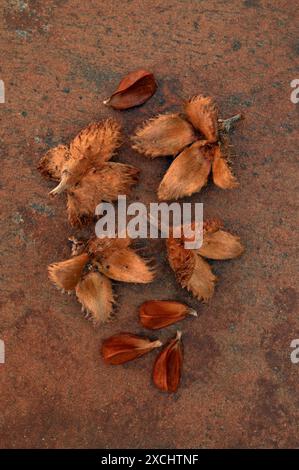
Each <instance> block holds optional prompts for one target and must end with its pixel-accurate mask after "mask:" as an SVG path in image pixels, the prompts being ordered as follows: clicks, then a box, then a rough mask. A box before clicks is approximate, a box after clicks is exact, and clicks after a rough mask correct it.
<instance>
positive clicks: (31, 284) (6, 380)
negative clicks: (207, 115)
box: [0, 0, 299, 448]
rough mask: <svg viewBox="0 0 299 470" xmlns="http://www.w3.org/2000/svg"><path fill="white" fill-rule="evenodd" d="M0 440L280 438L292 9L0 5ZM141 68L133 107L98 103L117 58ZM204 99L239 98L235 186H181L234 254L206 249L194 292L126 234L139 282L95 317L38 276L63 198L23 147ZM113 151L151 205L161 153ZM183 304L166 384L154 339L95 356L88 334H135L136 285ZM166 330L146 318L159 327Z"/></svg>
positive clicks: (290, 224)
mask: <svg viewBox="0 0 299 470" xmlns="http://www.w3.org/2000/svg"><path fill="white" fill-rule="evenodd" d="M0 8H1V40H0V41H1V42H0V46H1V48H0V49H1V61H0V78H1V79H2V80H4V82H5V86H6V103H5V104H0V119H1V125H0V132H1V140H0V152H1V187H0V191H1V199H0V201H1V218H2V223H1V234H0V240H1V290H0V296H1V313H0V338H2V339H4V340H5V344H6V364H5V365H0V383H1V385H0V386H1V389H0V393H1V395H0V412H1V414H0V446H1V447H9V448H13V447H26V448H28V447H42V448H50V447H64V448H69V447H82V448H87V447H88V448H89V447H98V448H101V447H105V448H125V447H129V448H130V447H134V448H149V447H155V448H159V447H161V448H163V447H168V448H180V447H187V448H190V447H209V448H213V447H224V448H227V447H233V448H236V447H298V445H299V440H298V423H299V417H298V406H299V395H298V374H299V364H298V365H294V364H292V363H291V361H290V352H291V349H290V342H291V340H292V339H294V338H298V337H299V321H298V310H297V303H296V275H297V269H296V262H295V261H296V257H295V255H296V252H295V249H296V241H298V237H296V235H295V234H296V228H297V223H298V218H297V211H296V192H295V191H296V184H297V183H298V179H297V174H298V170H297V167H296V166H295V158H296V154H297V153H298V111H299V104H298V105H295V104H293V103H292V102H291V101H290V94H291V91H292V90H291V88H290V81H291V80H293V79H295V78H299V67H298V58H299V37H298V20H299V18H298V16H299V15H298V7H297V5H296V2H294V1H291V2H290V1H289V0H275V1H270V0H244V1H237V0H230V1H225V0H222V1H221V0H219V1H217V0H209V1H208V0H191V1H184V0H173V1H167V0H151V1H146V0H121V1H120V0H103V1H101V0H91V1H88V2H82V1H80V0H46V1H45V0H43V1H42V0H27V1H25V0H24V1H23V0H10V1H4V0H2V1H1V7H0ZM138 67H144V68H148V69H150V70H152V71H153V72H154V74H155V75H156V77H157V80H158V82H159V89H158V92H157V93H156V95H155V96H154V97H153V98H152V99H151V100H150V101H148V102H147V103H146V104H145V105H144V106H142V107H141V108H137V109H133V110H130V111H127V112H122V113H120V112H117V111H113V110H110V109H108V108H105V107H104V106H103V105H102V101H103V99H104V98H105V97H107V96H108V95H109V94H110V93H111V92H112V91H113V90H114V88H115V86H116V85H117V83H118V81H119V79H120V78H121V77H122V76H123V75H124V74H126V73H127V72H128V71H131V70H133V69H136V68H138ZM199 92H202V93H208V94H211V95H213V96H214V97H215V98H216V99H217V101H218V102H219V105H220V107H221V110H222V115H223V117H227V116H229V115H231V114H232V113H236V112H242V113H244V115H245V120H244V121H243V122H242V123H241V124H239V125H238V127H237V129H236V130H235V132H234V134H233V136H232V141H233V145H234V149H235V154H236V155H235V157H234V161H233V167H234V172H235V174H236V175H237V177H238V179H239V181H240V183H241V185H240V188H239V189H237V190H234V191H227V192H225V191H221V190H220V189H217V188H215V187H214V186H213V185H212V184H209V185H208V187H206V188H205V189H204V190H203V191H202V192H201V193H200V194H196V195H195V196H194V197H193V198H192V200H193V201H202V202H203V203H204V209H205V215H206V216H218V217H222V218H223V220H224V221H225V223H226V227H227V228H228V229H229V230H230V231H232V232H234V233H237V234H239V235H240V236H241V238H242V240H243V242H244V243H245V244H246V253H245V254H244V256H243V257H242V258H241V259H238V260H234V261H227V262H214V263H213V267H214V271H215V273H216V274H217V275H218V276H219V283H218V285H217V290H216V293H215V296H214V298H213V299H212V301H211V302H210V303H209V304H208V305H204V304H200V303H199V302H197V301H195V300H194V299H192V298H191V296H190V295H189V294H188V293H187V292H184V291H183V290H182V289H180V288H179V287H178V286H177V285H176V284H175V281H174V277H173V274H172V272H171V271H170V268H169V267H168V265H167V263H166V262H165V252H164V243H163V241H149V240H147V241H143V242H142V246H143V247H144V252H145V253H146V254H147V255H148V256H151V257H153V258H155V259H156V262H157V265H158V274H159V275H158V277H157V280H156V281H155V282H154V283H153V284H152V285H149V286H138V285H132V286H131V285H121V284H116V285H115V293H116V294H117V296H118V313H117V320H116V321H114V322H113V323H111V324H109V325H107V326H104V327H102V328H99V329H98V330H95V329H94V328H93V327H92V325H91V324H90V323H88V322H87V321H86V320H85V319H84V318H82V316H81V314H80V307H79V305H78V303H77V302H76V301H75V299H74V298H72V297H71V298H69V297H67V296H66V297H65V296H63V295H62V294H60V293H59V292H58V291H57V290H55V288H54V287H52V286H51V285H50V284H49V282H48V280H47V275H46V266H47V264H48V263H50V262H52V261H56V260H61V259H64V258H65V257H67V256H68V253H69V251H68V250H69V248H68V246H67V244H66V239H67V236H68V235H69V234H70V233H74V231H71V230H70V228H69V226H68V224H67V221H66V217H65V204H64V201H63V198H60V199H56V200H54V201H51V200H50V199H49V198H48V197H47V193H48V191H49V189H50V188H51V187H53V185H52V183H50V182H47V181H45V180H43V179H42V178H41V177H40V175H39V174H38V172H37V171H36V164H37V161H38V159H39V158H40V156H41V155H42V154H43V153H44V152H45V151H46V150H47V149H48V148H50V147H52V146H55V145H56V144H58V143H59V142H69V140H70V139H71V138H72V137H73V136H74V135H75V134H76V133H77V132H78V131H79V130H80V129H81V128H82V127H84V126H86V125H87V124H88V123H89V122H90V121H92V120H98V119H101V118H105V117H108V116H115V117H118V118H119V119H120V120H121V122H122V123H123V126H124V131H125V134H126V135H127V136H128V135H129V134H130V133H131V132H132V131H133V130H134V129H135V127H136V126H137V125H138V124H140V123H141V122H142V121H143V120H144V119H146V118H148V117H151V116H153V115H154V114H156V113H161V112H165V111H173V110H179V109H180V104H181V103H182V101H183V100H184V99H185V98H187V97H189V96H190V95H192V94H195V93H199ZM117 160H119V161H122V162H130V163H132V164H134V165H137V166H139V167H140V168H141V170H142V174H141V179H140V184H139V186H138V187H137V188H136V191H135V193H134V194H133V195H132V200H136V199H139V200H142V201H146V202H149V201H155V190H156V188H157V186H158V183H159V181H160V179H161V177H162V175H163V173H164V172H165V170H166V168H167V167H168V165H169V162H170V159H167V158H166V159H163V158H161V159H157V160H155V161H154V162H151V161H148V160H146V159H145V158H144V157H142V156H141V155H138V154H137V153H136V152H134V151H133V150H131V149H130V145H129V141H128V140H127V141H126V142H125V144H124V145H123V147H122V149H121V151H120V152H119V156H118V157H117ZM151 298H164V299H165V298H170V299H177V300H181V301H185V302H187V303H188V304H190V305H192V306H193V307H195V308H196V309H197V310H198V312H199V318H198V319H197V320H190V321H189V320H188V321H185V322H184V323H182V324H181V328H182V330H183V335H184V345H185V361H184V373H183V379H182V384H181V387H180V389H179V391H178V393H177V394H175V395H172V396H166V395H164V394H162V393H160V392H159V391H157V390H156V389H155V388H154V387H153V385H152V384H151V377H150V375H151V367H152V363H153V360H154V357H155V353H153V354H151V355H148V356H147V357H144V358H142V359H140V360H137V361H135V362H132V363H130V364H127V365H126V366H124V367H121V366H120V367H108V366H105V365H104V364H103V363H102V361H101V358H100V355H99V347H100V343H101V339H102V338H103V337H107V336H109V335H110V334H113V333H116V332H118V331H121V330H129V331H133V332H143V333H145V331H144V330H142V329H141V328H140V326H139V325H138V321H137V315H136V311H137V307H138V305H139V304H140V303H141V302H142V301H144V300H147V299H151ZM175 330H176V327H175V326H174V327H171V328H169V329H168V330H165V331H162V333H161V334H160V335H159V336H161V337H162V338H163V339H166V338H167V337H169V336H170V335H172V334H173V333H174V332H175Z"/></svg>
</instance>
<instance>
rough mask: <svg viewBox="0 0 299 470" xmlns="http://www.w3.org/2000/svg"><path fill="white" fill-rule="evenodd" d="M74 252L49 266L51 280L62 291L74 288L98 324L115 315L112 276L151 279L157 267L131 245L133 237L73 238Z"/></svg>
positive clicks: (130, 280) (120, 278)
mask: <svg viewBox="0 0 299 470" xmlns="http://www.w3.org/2000/svg"><path fill="white" fill-rule="evenodd" d="M69 241H71V242H72V254H73V256H72V257H71V258H70V259H68V260H65V261H61V262H58V263H53V264H51V265H50V266H49V267H48V272H49V278H50V280H51V281H52V282H53V283H54V284H55V285H56V287H58V288H59V289H62V291H72V290H74V291H75V293H76V296H77V299H78V301H79V302H80V303H81V305H82V312H83V313H84V314H85V316H86V317H87V318H89V319H90V320H92V322H93V323H94V324H95V325H97V324H100V323H103V322H105V321H107V320H109V318H110V317H111V314H112V310H113V303H114V297H113V292H112V284H111V280H110V279H113V280H116V281H122V282H135V283H143V284H144V283H148V282H151V281H152V280H153V279H154V275H155V273H154V271H153V270H152V269H151V268H150V267H149V266H148V264H147V263H146V261H144V260H143V259H142V258H141V256H139V255H138V254H137V253H136V252H135V251H134V250H133V249H132V248H130V247H129V245H130V243H131V240H130V239H129V238H107V237H105V238H95V237H94V238H92V239H90V240H89V241H88V240H87V241H83V240H77V239H76V238H74V237H71V238H69Z"/></svg>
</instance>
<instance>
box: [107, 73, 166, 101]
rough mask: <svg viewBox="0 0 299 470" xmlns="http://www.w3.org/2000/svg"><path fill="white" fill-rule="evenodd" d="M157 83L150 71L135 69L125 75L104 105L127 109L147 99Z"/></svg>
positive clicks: (153, 91)
mask: <svg viewBox="0 0 299 470" xmlns="http://www.w3.org/2000/svg"><path fill="white" fill-rule="evenodd" d="M156 89H157V83H156V81H155V77H154V75H153V74H152V73H151V72H147V71H146V70H142V69H140V70H135V71H134V72H131V73H129V74H128V75H126V76H125V77H124V78H123V79H122V80H121V82H120V84H119V85H118V87H117V90H116V91H115V92H114V93H113V94H112V96H111V97H110V98H108V99H107V100H105V101H104V104H105V105H108V106H112V108H114V109H128V108H132V107H133V106H139V105H141V104H143V103H145V101H147V100H148V99H149V98H150V97H151V96H152V95H153V94H154V93H155V91H156Z"/></svg>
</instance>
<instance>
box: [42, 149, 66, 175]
mask: <svg viewBox="0 0 299 470" xmlns="http://www.w3.org/2000/svg"><path fill="white" fill-rule="evenodd" d="M69 159H70V151H69V148H68V147H67V146H66V145H58V146H57V147H55V148H53V149H50V150H48V152H47V153H46V154H45V155H44V156H43V157H42V158H41V159H40V161H39V164H38V170H39V171H40V172H41V174H42V175H43V176H46V177H49V178H51V179H53V180H56V181H59V180H60V178H61V172H62V169H63V167H64V165H65V163H66V162H67V161H68V160H69Z"/></svg>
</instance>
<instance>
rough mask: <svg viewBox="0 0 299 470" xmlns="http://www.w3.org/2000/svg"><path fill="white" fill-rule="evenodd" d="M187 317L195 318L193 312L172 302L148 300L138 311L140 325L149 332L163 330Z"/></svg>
mask: <svg viewBox="0 0 299 470" xmlns="http://www.w3.org/2000/svg"><path fill="white" fill-rule="evenodd" d="M187 315H193V316H195V317H197V313H196V312H195V310H193V309H191V308H189V307H188V306H187V305H185V304H182V303H181V302H175V301H173V300H149V301H147V302H144V303H143V304H142V305H141V306H140V309H139V318H140V323H141V324H142V325H143V326H144V327H145V328H149V329H151V330H157V329H159V328H165V327H166V326H168V325H172V324H173V323H176V322H178V321H180V320H183V319H184V318H185V317H186V316H187Z"/></svg>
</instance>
